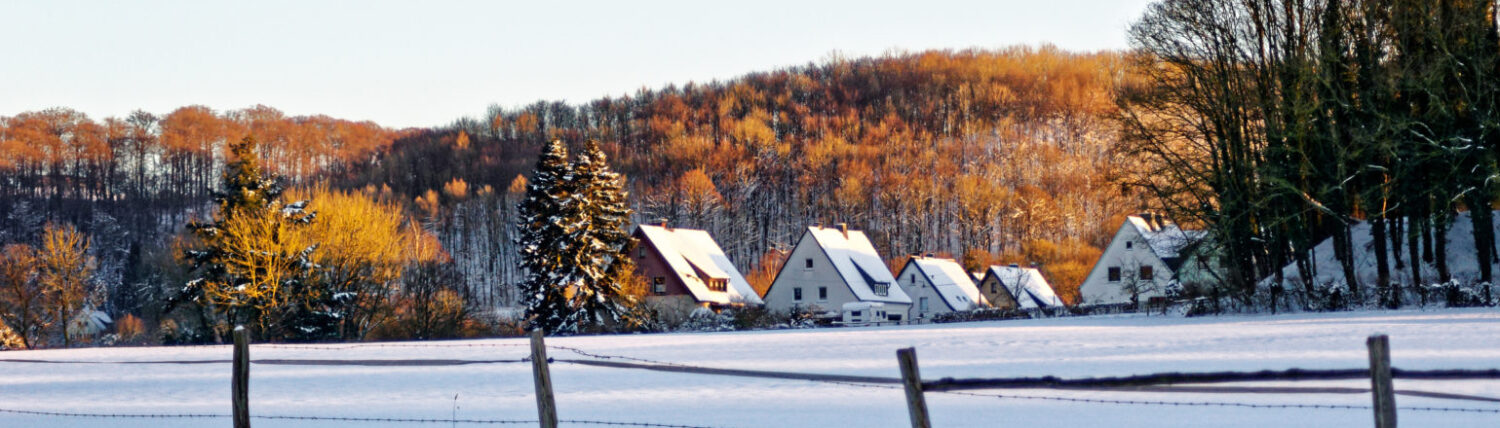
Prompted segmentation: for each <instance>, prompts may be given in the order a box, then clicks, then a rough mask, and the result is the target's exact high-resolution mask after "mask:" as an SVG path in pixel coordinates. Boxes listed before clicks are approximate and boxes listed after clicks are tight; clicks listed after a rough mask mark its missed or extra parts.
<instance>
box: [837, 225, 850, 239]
mask: <svg viewBox="0 0 1500 428" xmlns="http://www.w3.org/2000/svg"><path fill="white" fill-rule="evenodd" d="M836 226H838V227H839V232H842V233H843V234H844V238H848V237H849V223H839V224H837V225H836Z"/></svg>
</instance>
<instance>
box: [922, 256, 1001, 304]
mask: <svg viewBox="0 0 1500 428" xmlns="http://www.w3.org/2000/svg"><path fill="white" fill-rule="evenodd" d="M907 263H910V264H912V265H915V266H916V267H917V271H918V272H921V273H922V276H924V277H927V282H929V283H931V284H932V288H933V290H937V293H938V295H939V296H942V297H943V301H945V302H947V303H948V307H950V308H953V310H955V311H966V310H969V309H971V308H973V307H975V306H976V305H985V304H987V303H984V302H985V299H984V296H983V295H981V294H979V287H977V286H975V285H974V280H972V279H969V274H968V272H964V267H963V265H960V264H958V261H955V260H953V259H940V258H935V257H912V258H911V260H910V261H908V262H907Z"/></svg>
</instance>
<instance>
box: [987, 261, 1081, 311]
mask: <svg viewBox="0 0 1500 428" xmlns="http://www.w3.org/2000/svg"><path fill="white" fill-rule="evenodd" d="M989 274H990V275H994V276H995V279H997V280H1000V285H1002V286H1004V287H1005V289H1007V290H1010V294H1011V295H1013V296H1016V305H1018V306H1020V308H1021V309H1033V308H1038V307H1044V308H1045V307H1054V306H1063V301H1062V299H1060V298H1058V297H1057V293H1055V292H1053V291H1052V285H1051V284H1048V283H1047V279H1046V278H1043V277H1042V272H1041V271H1038V270H1036V268H1029V267H1019V266H990V269H989Z"/></svg>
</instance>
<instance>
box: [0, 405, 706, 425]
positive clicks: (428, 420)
mask: <svg viewBox="0 0 1500 428" xmlns="http://www.w3.org/2000/svg"><path fill="white" fill-rule="evenodd" d="M0 413H9V414H17V415H29V416H53V417H74V418H95V419H228V418H230V415H226V414H221V413H86V412H54V411H43V410H20V409H0ZM250 418H251V419H262V420H290V421H333V422H384V423H410V424H470V425H520V424H536V423H537V421H536V420H527V419H453V418H381V417H356V416H304V415H250ZM558 422H559V423H566V424H579V425H609V426H627V427H650V428H714V427H709V426H703V425H681V424H669V423H658V422H624V421H604V420H590V419H562V420H558Z"/></svg>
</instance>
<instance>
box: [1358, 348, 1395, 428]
mask: <svg viewBox="0 0 1500 428" xmlns="http://www.w3.org/2000/svg"><path fill="white" fill-rule="evenodd" d="M1365 346H1366V347H1368V348H1370V393H1371V394H1372V395H1373V396H1374V400H1375V428H1396V390H1395V388H1394V387H1393V386H1392V384H1391V343H1390V339H1389V338H1388V337H1386V335H1384V334H1379V335H1374V336H1370V338H1369V339H1367V340H1365Z"/></svg>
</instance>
